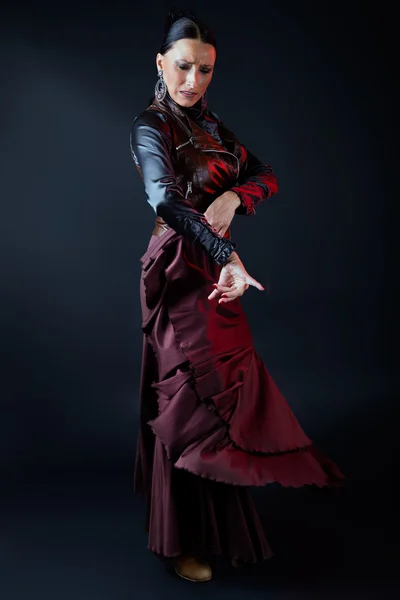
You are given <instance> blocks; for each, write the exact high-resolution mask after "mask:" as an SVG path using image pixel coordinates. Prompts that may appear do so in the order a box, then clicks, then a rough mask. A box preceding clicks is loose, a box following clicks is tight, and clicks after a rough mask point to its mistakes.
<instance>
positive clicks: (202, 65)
mask: <svg viewBox="0 0 400 600" xmlns="http://www.w3.org/2000/svg"><path fill="white" fill-rule="evenodd" d="M178 60H181V61H182V62H185V63H188V64H189V65H194V64H195V63H194V62H190V60H186V58H178V59H177V60H176V61H175V62H177V61H178ZM200 66H201V67H211V68H213V65H206V64H204V63H203V64H201V65H200Z"/></svg>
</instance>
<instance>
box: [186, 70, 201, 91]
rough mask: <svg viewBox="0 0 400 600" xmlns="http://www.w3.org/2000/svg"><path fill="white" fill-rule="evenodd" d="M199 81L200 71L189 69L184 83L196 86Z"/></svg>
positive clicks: (192, 86)
mask: <svg viewBox="0 0 400 600" xmlns="http://www.w3.org/2000/svg"><path fill="white" fill-rule="evenodd" d="M199 82H200V73H199V72H198V71H196V70H195V69H191V70H190V72H189V73H188V75H187V77H186V83H187V84H188V86H189V87H191V88H196V87H197V86H198V84H199Z"/></svg>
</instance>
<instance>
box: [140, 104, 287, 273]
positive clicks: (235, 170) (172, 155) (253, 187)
mask: <svg viewBox="0 0 400 600" xmlns="http://www.w3.org/2000/svg"><path fill="white" fill-rule="evenodd" d="M191 116H192V117H193V114H192V113H191V109H189V110H188V109H184V108H183V107H181V106H179V105H178V104H177V103H176V102H174V100H172V98H171V97H170V96H169V95H168V94H167V96H166V98H165V99H164V100H163V101H162V102H159V101H157V100H154V101H153V103H152V104H151V105H150V106H149V107H148V108H147V109H146V110H144V111H143V112H142V113H141V114H140V115H139V116H138V117H136V118H135V120H134V122H133V125H132V129H131V138H130V140H131V153H132V157H133V159H134V161H135V164H136V167H137V169H138V171H139V174H140V175H141V177H142V179H143V181H144V184H145V191H146V195H147V199H148V202H149V204H150V205H151V206H152V207H153V209H154V211H155V212H156V214H157V215H158V216H159V217H161V218H162V219H164V221H165V222H166V223H167V224H168V225H169V226H170V227H172V228H173V229H175V231H177V232H178V233H180V234H182V235H184V236H187V237H188V238H189V239H190V240H191V241H193V242H196V243H198V244H200V245H202V246H203V247H204V249H205V250H206V251H207V252H209V253H210V254H211V256H212V258H213V259H214V260H215V261H216V262H217V263H218V264H223V263H224V262H225V261H226V259H227V258H228V257H229V255H230V254H231V252H232V251H233V250H234V249H235V247H236V244H235V243H234V242H232V241H231V240H229V239H227V237H229V236H227V237H222V236H220V235H219V234H218V232H217V231H216V230H214V229H213V227H211V225H210V224H209V223H208V222H207V220H206V219H205V217H204V213H205V211H206V210H207V208H208V206H209V205H210V204H211V203H212V202H213V201H214V200H215V199H216V198H217V197H218V196H220V195H221V194H223V193H224V192H225V191H227V190H233V191H234V192H236V193H237V195H238V196H239V198H240V200H241V205H240V206H239V208H238V209H236V212H237V213H238V214H254V212H255V211H254V207H255V205H256V204H258V203H259V202H261V201H262V200H264V199H265V198H267V197H268V196H271V195H272V194H273V193H275V191H276V178H275V175H274V174H273V173H272V169H271V167H269V166H268V165H264V164H263V163H261V162H260V161H259V160H258V159H257V158H256V157H254V156H253V155H252V154H251V153H250V152H249V151H248V150H247V149H246V148H245V147H244V146H243V145H242V144H240V142H239V141H238V140H237V139H236V137H235V136H234V134H233V133H232V132H231V131H229V130H228V129H227V128H226V127H225V126H224V124H223V123H222V121H221V120H220V119H219V118H218V117H217V115H215V113H212V112H211V111H210V110H208V109H206V110H205V111H204V113H203V114H202V115H201V117H202V118H201V122H202V125H203V126H200V124H199V120H198V119H195V118H191ZM212 133H213V134H214V135H212Z"/></svg>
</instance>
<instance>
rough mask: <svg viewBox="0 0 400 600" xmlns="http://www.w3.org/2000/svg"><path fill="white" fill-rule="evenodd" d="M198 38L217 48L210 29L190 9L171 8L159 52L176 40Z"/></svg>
mask: <svg viewBox="0 0 400 600" xmlns="http://www.w3.org/2000/svg"><path fill="white" fill-rule="evenodd" d="M184 38H185V39H187V38H189V39H191V40H200V41H201V42H204V43H205V44H211V45H212V46H214V48H215V49H217V42H216V40H215V36H214V34H213V32H212V31H211V29H210V28H209V27H207V25H205V24H204V23H203V22H202V21H199V19H198V18H197V17H196V15H195V13H194V12H193V11H191V10H183V9H180V8H171V10H170V11H169V13H168V16H167V18H166V19H165V24H164V39H163V41H162V44H161V46H160V49H159V52H160V54H165V53H166V52H168V50H170V49H171V48H172V46H173V45H174V44H175V42H177V41H178V40H182V39H184ZM153 100H154V94H153V95H152V96H151V97H150V98H149V99H148V101H147V103H148V105H150V104H152V103H153Z"/></svg>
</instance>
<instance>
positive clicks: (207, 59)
mask: <svg viewBox="0 0 400 600" xmlns="http://www.w3.org/2000/svg"><path fill="white" fill-rule="evenodd" d="M215 59H216V51H215V48H214V46H212V45H211V44H205V43H204V42H201V41H200V40H191V39H182V40H178V41H177V42H175V43H174V45H173V46H172V48H171V49H170V50H168V52H166V53H165V54H164V55H163V54H160V53H158V54H157V58H156V64H157V69H162V70H163V77H164V81H165V84H166V86H167V89H168V93H169V95H170V96H171V98H172V99H173V100H175V102H176V103H177V104H179V105H180V106H186V107H190V106H193V105H194V104H195V103H196V102H197V101H198V100H199V99H200V98H201V96H202V95H203V94H204V92H205V91H206V89H207V88H208V86H209V84H210V82H211V79H212V76H213V69H214V63H215ZM184 92H191V94H188V93H187V94H185V93H184Z"/></svg>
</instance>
